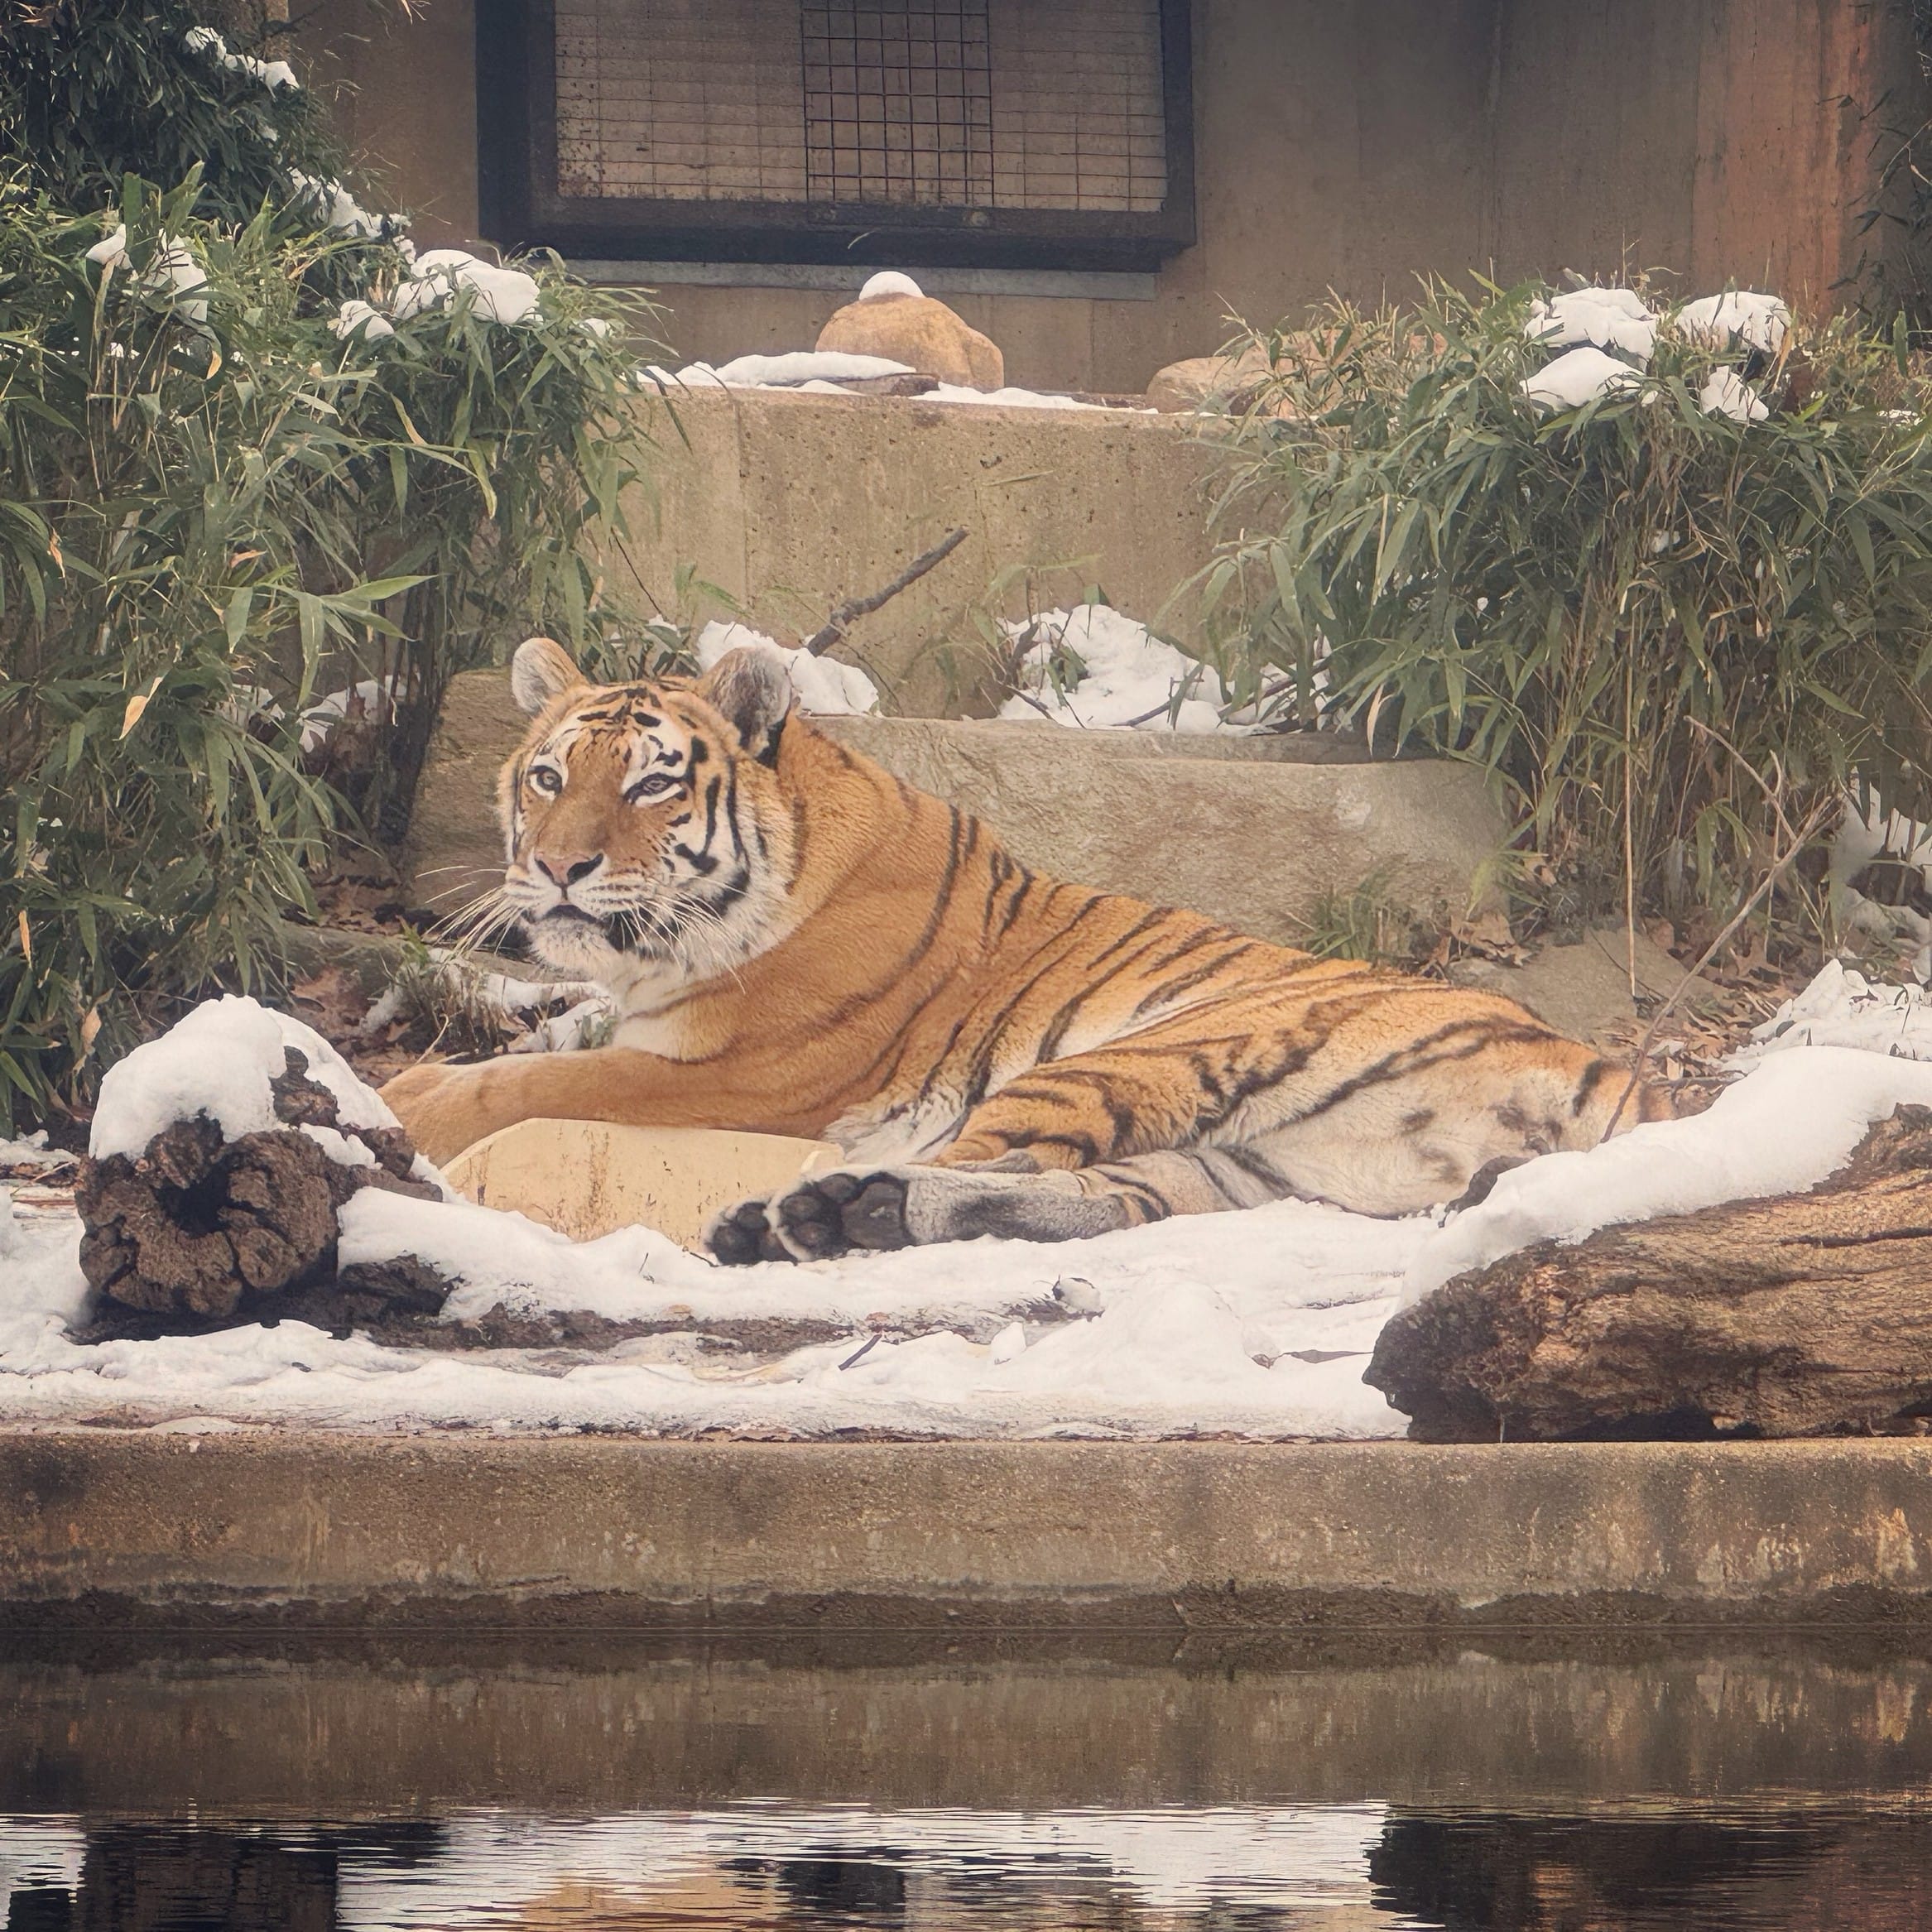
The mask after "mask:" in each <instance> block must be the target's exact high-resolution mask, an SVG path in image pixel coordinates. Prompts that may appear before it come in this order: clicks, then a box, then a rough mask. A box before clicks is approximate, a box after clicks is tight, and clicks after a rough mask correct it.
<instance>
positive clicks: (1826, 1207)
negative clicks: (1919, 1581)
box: [1364, 1107, 1932, 1442]
mask: <svg viewBox="0 0 1932 1932" xmlns="http://www.w3.org/2000/svg"><path fill="white" fill-rule="evenodd" d="M1364 1379H1365V1380H1367V1382H1369V1383H1370V1385H1371V1386H1372V1387H1376V1388H1378V1389H1380V1390H1382V1392H1383V1393H1384V1394H1385V1395H1387V1397H1388V1398H1389V1400H1390V1401H1391V1402H1392V1403H1393V1404H1394V1405H1395V1406H1396V1408H1398V1409H1400V1410H1401V1411H1403V1412H1404V1413H1405V1414H1406V1415H1408V1416H1409V1417H1410V1418H1411V1421H1410V1425H1409V1435H1410V1437H1411V1439H1412V1440H1414V1441H1418V1442H1496V1441H1500V1440H1507V1441H1511V1442H1515V1441H1524V1440H1536V1441H1560V1440H1574V1439H1590V1438H1633V1437H1634V1438H1641V1437H1675V1438H1682V1437H1685V1436H1692V1437H1695V1436H1720V1435H1780V1436H1788V1435H1832V1434H1838V1433H1846V1432H1850V1433H1861V1434H1862V1433H1867V1432H1877V1431H1885V1432H1898V1433H1918V1432H1919V1430H1920V1418H1921V1417H1932V1111H1929V1110H1928V1109H1926V1108H1909V1107H1901V1108H1900V1109H1899V1110H1898V1112H1897V1113H1896V1114H1895V1115H1894V1116H1893V1117H1892V1118H1891V1119H1890V1120H1888V1121H1885V1122H1881V1123H1880V1124H1879V1125H1878V1126H1877V1127H1873V1128H1872V1131H1871V1132H1870V1133H1869V1134H1868V1135H1867V1137H1866V1138H1865V1140H1864V1141H1863V1142H1862V1144H1861V1145H1860V1146H1859V1148H1858V1151H1857V1152H1856V1153H1855V1154H1854V1155H1853V1157H1852V1160H1851V1161H1850V1162H1849V1164H1848V1165H1846V1166H1845V1167H1844V1168H1843V1169H1842V1170H1840V1171H1839V1172H1838V1173H1837V1174H1835V1175H1832V1176H1831V1178H1830V1179H1829V1180H1825V1181H1824V1182H1822V1183H1821V1184H1820V1185H1819V1186H1817V1187H1815V1188H1814V1189H1812V1190H1811V1191H1810V1192H1809V1194H1787V1195H1783V1196H1781V1197H1778V1198H1776V1199H1770V1200H1757V1201H1734V1202H1732V1203H1730V1204H1728V1205H1726V1206H1723V1207H1720V1208H1713V1209H1707V1210H1705V1211H1704V1212H1703V1213H1699V1214H1683V1215H1673V1216H1670V1217H1668V1218H1660V1219H1658V1220H1655V1221H1646V1222H1641V1223H1635V1224H1633V1225H1632V1226H1628V1227H1620V1228H1603V1229H1602V1230H1600V1231H1599V1232H1598V1233H1595V1234H1593V1235H1591V1236H1590V1237H1588V1238H1587V1239H1585V1240H1584V1241H1581V1242H1576V1243H1574V1244H1573V1245H1569V1246H1564V1245H1563V1244H1560V1243H1558V1242H1540V1243H1539V1244H1538V1245H1537V1246H1536V1247H1531V1248H1528V1249H1526V1250H1525V1251H1524V1252H1521V1253H1520V1254H1516V1255H1511V1256H1510V1257H1507V1259H1505V1260H1503V1261H1500V1262H1496V1263H1494V1264H1493V1265H1492V1266H1489V1267H1487V1268H1483V1269H1480V1270H1477V1271H1472V1272H1471V1273H1468V1274H1466V1275H1459V1276H1457V1277H1456V1278H1455V1279H1454V1281H1450V1282H1449V1283H1447V1284H1446V1285H1445V1286H1443V1287H1441V1288H1439V1289H1438V1290H1436V1291H1435V1293H1434V1294H1433V1295H1429V1296H1427V1297H1426V1298H1425V1300H1421V1301H1420V1302H1418V1303H1416V1304H1415V1306H1413V1307H1411V1308H1408V1309H1405V1310H1403V1311H1402V1312H1401V1314H1398V1315H1396V1317H1395V1318H1394V1319H1392V1320H1391V1321H1390V1323H1389V1324H1388V1325H1387V1328H1385V1329H1383V1331H1382V1337H1381V1339H1380V1340H1379V1341H1378V1342H1377V1344H1376V1350H1375V1356H1374V1359H1373V1361H1372V1363H1371V1364H1370V1367H1369V1369H1368V1372H1367V1376H1366V1377H1365V1378H1364Z"/></svg>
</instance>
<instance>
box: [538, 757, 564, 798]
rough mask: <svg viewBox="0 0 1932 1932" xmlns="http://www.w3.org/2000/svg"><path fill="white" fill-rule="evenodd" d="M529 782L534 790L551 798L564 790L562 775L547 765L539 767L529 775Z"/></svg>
mask: <svg viewBox="0 0 1932 1932" xmlns="http://www.w3.org/2000/svg"><path fill="white" fill-rule="evenodd" d="M530 782H531V786H532V788H533V789H534V790H536V791H541V792H543V793H545V794H546V795H548V796H550V797H551V798H555V796H556V795H557V794H558V793H559V792H560V791H562V790H563V789H564V777H563V774H562V773H561V772H560V771H555V770H553V769H552V767H550V766H548V765H539V766H538V767H536V770H535V771H532V772H531V774H530Z"/></svg>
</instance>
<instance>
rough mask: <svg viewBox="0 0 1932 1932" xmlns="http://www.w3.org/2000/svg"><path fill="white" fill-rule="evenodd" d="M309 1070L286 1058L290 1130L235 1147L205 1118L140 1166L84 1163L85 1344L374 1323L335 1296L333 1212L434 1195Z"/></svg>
mask: <svg viewBox="0 0 1932 1932" xmlns="http://www.w3.org/2000/svg"><path fill="white" fill-rule="evenodd" d="M308 1070H309V1069H308V1062H307V1060H305V1058H304V1057H303V1055H301V1054H300V1053H299V1052H297V1051H296V1050H295V1049H294V1048H293V1047H290V1048H288V1049H287V1050H286V1065H285V1068H284V1070H283V1072H282V1074H281V1075H280V1076H279V1077H278V1078H277V1079H276V1080H275V1081H274V1082H273V1083H272V1090H273V1092H274V1095H275V1111H276V1117H277V1118H278V1119H280V1120H281V1121H282V1122H284V1123H285V1124H284V1125H283V1126H282V1127H280V1128H276V1129H274V1130H272V1131H270V1132H264V1133H251V1134H243V1136H242V1137H240V1138H239V1139H238V1140H234V1141H224V1140H223V1138H222V1135H221V1130H220V1128H219V1127H218V1126H216V1124H215V1123H214V1122H213V1121H211V1120H210V1119H209V1118H208V1117H207V1116H206V1115H205V1114H200V1115H197V1116H196V1117H194V1118H193V1119H189V1120H177V1121H174V1122H171V1123H170V1124H169V1126H168V1127H166V1128H165V1129H164V1130H163V1131H162V1132H161V1133H159V1134H157V1135H156V1136H155V1137H154V1138H153V1139H152V1140H151V1141H149V1142H148V1144H147V1146H146V1147H145V1148H144V1149H143V1150H142V1153H141V1155H140V1156H138V1158H130V1157H129V1156H127V1155H125V1154H116V1155H113V1156H109V1157H108V1159H106V1160H104V1161H94V1160H89V1161H85V1162H84V1163H83V1165H82V1170H81V1176H80V1181H79V1186H78V1187H77V1189H75V1193H74V1204H75V1206H76V1207H77V1208H78V1209H79V1213H80V1218H81V1223H82V1230H83V1232H82V1234H81V1240H80V1266H81V1271H82V1272H83V1273H84V1275H85V1276H87V1279H88V1282H89V1286H91V1287H92V1288H93V1289H94V1294H95V1304H96V1305H95V1310H94V1316H93V1319H92V1320H91V1321H90V1323H89V1325H88V1328H87V1329H86V1330H85V1331H84V1334H85V1338H87V1339H90V1340H104V1339H107V1338H110V1337H112V1336H117V1335H151V1334H165V1333H170V1332H175V1331H180V1330H199V1329H209V1328H220V1327H226V1326H229V1325H231V1324H236V1323H239V1322H251V1321H261V1320H264V1319H267V1320H271V1321H272V1320H276V1319H280V1318H281V1317H282V1316H285V1315H291V1316H298V1317H300V1319H305V1320H315V1321H317V1322H318V1323H319V1324H320V1325H323V1326H326V1327H331V1328H338V1329H340V1328H343V1327H344V1325H345V1324H351V1323H353V1322H354V1321H355V1320H356V1319H358V1314H362V1315H363V1316H364V1317H365V1318H366V1316H367V1314H368V1312H370V1311H368V1310H359V1309H358V1306H357V1305H355V1300H356V1299H357V1298H355V1297H348V1298H345V1295H344V1291H343V1290H341V1289H340V1288H339V1286H337V1285H336V1281H335V1247H336V1220H335V1214H336V1209H338V1208H339V1207H340V1206H341V1205H342V1204H343V1203H344V1201H346V1200H348V1199H349V1197H350V1196H351V1195H352V1194H356V1193H358V1191H359V1190H360V1189H363V1188H365V1187H380V1188H385V1189H388V1190H389V1191H390V1192H392V1193H395V1194H414V1195H416V1196H417V1197H418V1198H421V1199H435V1198H436V1189H435V1188H434V1187H433V1186H431V1185H430V1184H429V1183H427V1182H425V1181H421V1180H414V1179H412V1178H411V1168H412V1167H413V1166H414V1165H415V1162H416V1150H415V1148H414V1147H412V1146H411V1145H410V1142H409V1139H408V1137H407V1136H406V1134H404V1133H403V1132H402V1131H401V1128H399V1127H345V1126H344V1125H343V1124H342V1122H341V1121H340V1120H339V1117H338V1114H337V1109H336V1103H335V1097H334V1094H332V1093H329V1090H328V1089H327V1088H325V1087H323V1086H321V1085H320V1084H317V1083H316V1082H315V1081H314V1080H311V1079H309V1077H308ZM305 1127H314V1128H315V1129H318V1130H320V1132H318V1133H316V1134H310V1133H306V1132H303V1131H302V1130H303V1129H304V1128H305ZM331 1146H335V1147H336V1148H337V1149H338V1150H339V1152H340V1154H342V1155H343V1156H346V1158H338V1157H337V1156H336V1155H335V1154H334V1153H332V1152H331ZM358 1159H362V1160H364V1161H366V1163H367V1164H366V1165H354V1164H353V1163H354V1162H355V1161H358ZM404 1295H405V1299H406V1300H409V1301H410V1302H411V1305H412V1307H413V1305H414V1304H415V1303H416V1302H421V1303H423V1304H425V1306H424V1309H423V1310H421V1311H422V1312H428V1313H434V1312H435V1310H436V1309H437V1308H439V1307H440V1305H441V1300H442V1297H441V1294H440V1291H433V1290H430V1287H429V1286H428V1285H427V1284H426V1283H425V1284H419V1285H418V1286H417V1287H416V1289H415V1290H404ZM359 1299H360V1300H364V1301H366V1300H370V1299H371V1295H370V1294H369V1293H368V1291H367V1290H364V1291H363V1293H362V1294H361V1295H360V1297H359ZM393 1299H394V1297H393V1295H390V1296H387V1297H384V1298H382V1300H380V1301H379V1302H378V1306H379V1307H381V1308H384V1309H387V1308H388V1307H389V1306H390V1305H392V1301H393Z"/></svg>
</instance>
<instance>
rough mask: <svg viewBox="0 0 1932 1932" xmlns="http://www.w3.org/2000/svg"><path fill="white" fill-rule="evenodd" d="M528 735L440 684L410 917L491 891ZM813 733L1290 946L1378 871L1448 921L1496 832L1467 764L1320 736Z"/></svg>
mask: <svg viewBox="0 0 1932 1932" xmlns="http://www.w3.org/2000/svg"><path fill="white" fill-rule="evenodd" d="M526 723H528V720H527V719H526V718H524V717H523V715H522V714H521V713H520V712H519V711H518V710H517V708H516V706H515V705H514V704H512V701H511V698H510V687H509V679H508V676H507V674H506V673H504V672H502V671H466V672H464V673H463V674H462V675H459V676H458V677H455V678H454V679H452V680H450V685H449V694H448V697H447V698H446V699H445V708H444V713H443V721H442V723H441V724H440V726H439V728H438V729H437V732H436V735H435V738H434V740H433V741H432V743H431V745H430V755H429V758H428V760H427V762H426V763H425V766H424V767H423V773H422V777H421V781H420V782H419V784H418V786H417V788H416V816H415V819H414V820H413V821H412V823H411V827H410V837H409V845H408V848H407V853H406V858H407V863H408V866H409V867H410V869H411V872H412V873H413V876H414V877H415V879H416V881H417V882H418V883H417V884H416V888H415V891H416V893H417V894H418V895H420V896H421V898H422V900H423V901H425V902H427V901H429V899H430V895H431V894H432V893H446V894H447V895H448V896H447V897H446V898H443V899H441V900H440V901H439V902H440V903H442V904H445V905H461V904H463V903H464V901H465V900H466V899H468V898H469V896H471V895H472V894H473V893H474V892H478V891H481V890H483V888H484V887H488V886H489V885H491V884H493V883H494V882H497V880H499V879H500V878H501V877H502V863H503V858H502V842H501V839H500V836H499V834H498V833H497V829H496V807H495V802H494V801H495V797H496V783H497V767H499V766H500V765H501V764H502V761H503V760H504V759H505V758H506V757H508V756H509V754H510V752H512V751H513V750H514V749H515V748H516V747H517V745H518V744H519V743H521V740H522V737H523V732H524V728H525V726H526ZM813 723H814V725H815V728H817V729H819V730H820V731H823V732H824V733H827V734H828V735H829V736H830V737H833V738H837V739H838V740H839V743H841V744H844V745H848V746H850V747H852V749H853V750H854V751H856V752H863V753H864V754H865V756H866V757H869V758H876V759H877V761H878V762H880V763H881V764H882V765H883V766H884V767H886V769H887V771H892V772H894V773H896V775H897V776H900V777H901V778H903V779H904V780H905V781H906V782H907V783H908V784H909V785H916V786H920V788H921V789H922V790H923V791H930V792H933V793H935V794H936V795H938V796H939V797H940V798H944V799H945V800H949V802H950V803H952V804H954V805H959V807H960V808H961V809H962V810H965V811H969V812H972V813H973V814H975V815H977V816H978V817H980V818H983V819H986V820H987V821H988V824H991V825H992V826H993V827H994V828H995V829H997V831H998V833H999V834H1000V835H1001V837H1002V839H1005V840H1006V842H1007V845H1008V846H1009V848H1011V849H1012V852H1013V853H1014V855H1015V856H1016V858H1019V859H1021V861H1023V862H1024V863H1026V864H1027V865H1030V866H1032V867H1036V869H1038V870H1040V871H1041V872H1050V873H1052V874H1053V875H1055V877H1060V878H1064V879H1068V880H1071V881H1074V882H1077V883H1079V884H1081V885H1089V886H1098V887H1102V888H1103V890H1105V891H1108V892H1125V893H1127V894H1129V895H1130V896H1132V897H1135V898H1139V899H1146V900H1151V901H1153V902H1155V903H1156V904H1161V905H1169V906H1188V907H1191V908H1192V909H1193V910H1194V911H1197V912H1203V913H1205V914H1206V915H1207V916H1209V918H1211V919H1218V920H1223V921H1225V922H1226V923H1227V924H1228V925H1232V926H1233V927H1235V928H1236V929H1237V930H1240V931H1242V932H1251V933H1253V934H1255V935H1257V937H1259V938H1262V939H1267V940H1276V941H1278V942H1280V943H1281V944H1286V945H1293V944H1295V943H1296V941H1297V940H1300V939H1301V938H1303V937H1304V936H1305V933H1306V930H1307V922H1308V921H1309V920H1310V918H1311V917H1312V916H1314V913H1315V911H1316V910H1317V908H1318V906H1319V903H1320V901H1321V900H1322V899H1323V898H1324V896H1325V895H1326V894H1328V893H1329V892H1334V891H1343V892H1346V891H1348V890H1350V889H1351V888H1353V887H1355V886H1356V885H1358V884H1359V883H1360V882H1362V880H1364V879H1366V878H1367V877H1370V876H1372V875H1374V874H1377V873H1378V872H1380V873H1382V874H1384V876H1385V877H1386V878H1387V893H1388V895H1389V896H1392V897H1394V898H1395V899H1397V900H1399V901H1405V902H1406V903H1407V904H1408V905H1410V906H1413V907H1415V908H1416V909H1418V910H1419V911H1432V910H1433V909H1434V908H1435V906H1436V905H1437V904H1438V903H1440V904H1442V905H1444V906H1447V907H1449V909H1450V910H1451V911H1454V912H1455V913H1460V912H1462V911H1464V910H1466V909H1467V907H1468V905H1469V902H1470V901H1471V899H1472V898H1473V896H1475V895H1476V893H1477V891H1478V880H1479V878H1481V877H1483V875H1485V874H1486V872H1487V870H1488V868H1489V867H1490V863H1491V861H1492V859H1493V858H1494V856H1495V854H1496V853H1497V850H1498V849H1499V848H1500V847H1501V845H1502V841H1503V839H1504V837H1505V836H1506V834H1507V827H1506V826H1505V824H1504V823H1503V820H1502V816H1501V815H1500V814H1499V813H1498V812H1497V810H1496V808H1495V806H1494V805H1492V803H1491V802H1490V800H1489V798H1488V795H1487V792H1486V791H1485V790H1484V787H1483V779H1482V776H1481V774H1480V773H1479V772H1478V771H1475V770H1474V769H1473V767H1469V766H1466V765H1458V764H1452V763H1449V762H1447V761H1446V760H1445V761H1434V760H1428V759H1402V760H1399V761H1396V762H1377V763H1373V764H1371V763H1366V762H1360V760H1359V754H1352V753H1351V752H1349V751H1348V747H1344V746H1343V745H1341V744H1338V743H1337V742H1336V741H1334V740H1333V739H1330V738H1326V737H1323V736H1312V737H1294V738H1235V737H1219V736H1213V737H1200V738H1187V737H1176V736H1175V735H1174V734H1172V733H1157V732H1137V731H1133V732H1130V731H1074V730H1069V729H1067V728H1065V727H1062V726H1058V725H1050V724H1045V723H1041V724H1014V723H993V722H990V721H987V720H981V719H964V720H949V721H942V720H940V719H937V718H817V719H815V720H814V721H813ZM1315 760H1323V761H1326V760H1334V761H1337V762H1311V761H1315ZM1343 761H1346V762H1343ZM1150 798H1153V799H1155V800H1157V801H1158V805H1157V809H1155V810H1150V807H1149V800H1150Z"/></svg>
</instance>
